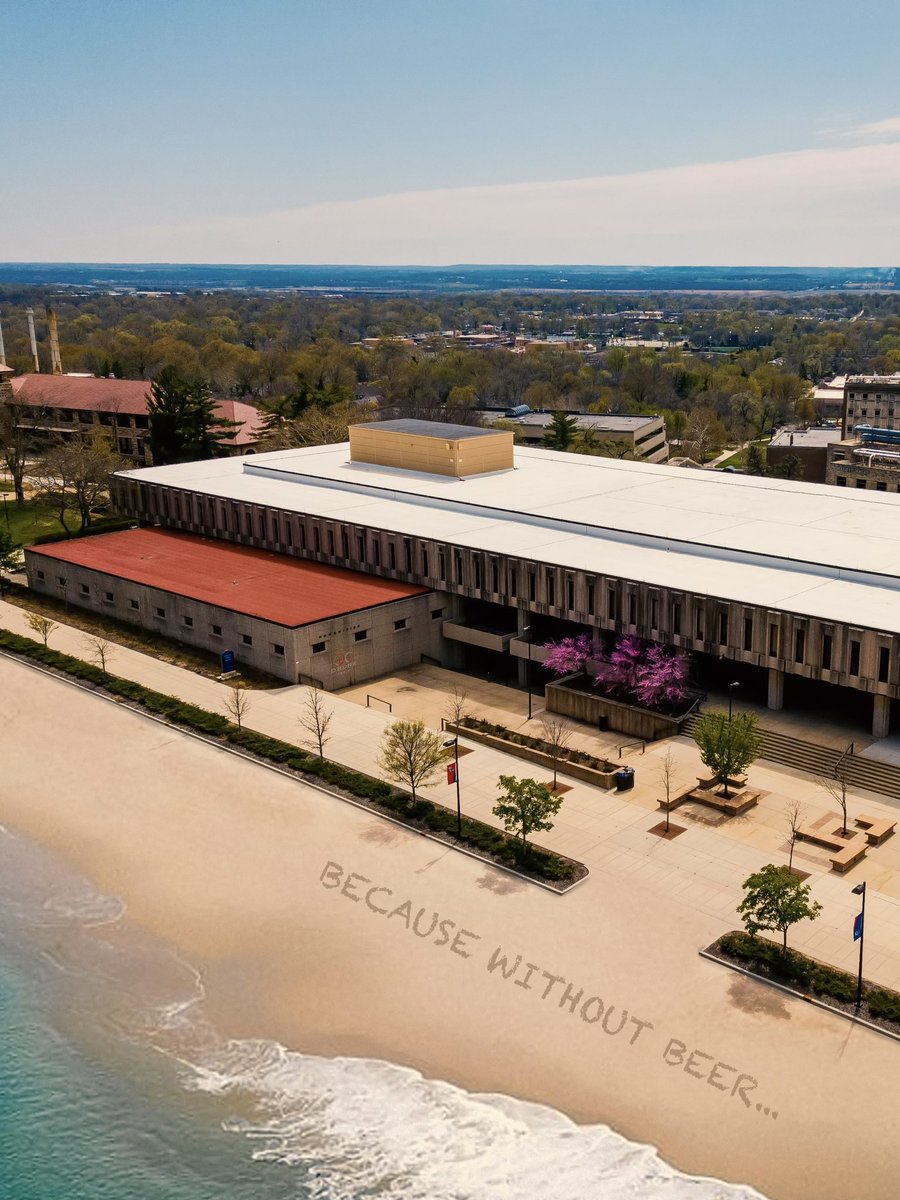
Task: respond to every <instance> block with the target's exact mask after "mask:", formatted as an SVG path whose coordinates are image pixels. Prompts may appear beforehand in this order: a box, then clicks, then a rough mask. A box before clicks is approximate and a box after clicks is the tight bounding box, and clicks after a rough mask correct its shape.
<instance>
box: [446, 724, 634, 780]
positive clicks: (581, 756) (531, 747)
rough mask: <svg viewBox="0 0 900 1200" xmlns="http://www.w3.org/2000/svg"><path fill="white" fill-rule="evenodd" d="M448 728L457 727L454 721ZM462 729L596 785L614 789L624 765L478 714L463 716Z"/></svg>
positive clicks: (521, 755)
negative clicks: (555, 744)
mask: <svg viewBox="0 0 900 1200" xmlns="http://www.w3.org/2000/svg"><path fill="white" fill-rule="evenodd" d="M448 728H450V729H451V730H453V729H454V727H453V726H452V724H451V725H449V726H448ZM454 731H455V730H454ZM459 731H460V732H461V733H463V734H466V735H468V736H469V737H470V738H471V739H472V741H476V742H481V743H482V744H484V745H487V746H493V747H494V748H495V749H498V750H505V751H507V752H508V753H510V754H515V755H517V756H518V757H520V758H524V759H525V760H526V761H527V762H532V763H537V764H538V765H539V766H542V767H544V768H546V769H547V770H548V771H558V772H559V773H560V774H562V775H569V776H570V777H571V778H573V779H579V780H581V782H582V783H590V784H593V785H594V786H595V787H601V788H606V789H610V788H612V787H613V786H614V783H615V773H616V771H618V770H619V768H620V766H621V763H614V762H610V761H609V759H606V758H596V757H595V756H594V755H593V754H588V753H587V752H586V751H584V750H573V749H570V748H569V747H567V746H559V747H553V746H551V744H550V743H549V742H547V741H544V740H543V739H542V738H537V737H532V736H531V735H530V734H527V733H518V732H516V731H515V730H513V729H507V728H506V726H505V725H495V724H493V723H492V722H491V721H483V720H481V719H480V718H478V717H463V719H462V721H460V725H459Z"/></svg>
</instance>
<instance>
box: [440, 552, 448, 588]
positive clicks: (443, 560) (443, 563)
mask: <svg viewBox="0 0 900 1200" xmlns="http://www.w3.org/2000/svg"><path fill="white" fill-rule="evenodd" d="M446 578H447V555H446V554H445V553H444V552H443V550H438V579H440V580H441V582H442V583H443V582H444V581H445V580H446Z"/></svg>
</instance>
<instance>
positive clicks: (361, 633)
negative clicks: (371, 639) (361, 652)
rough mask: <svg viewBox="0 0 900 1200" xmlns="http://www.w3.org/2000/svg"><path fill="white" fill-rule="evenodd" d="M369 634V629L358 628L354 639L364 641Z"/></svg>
mask: <svg viewBox="0 0 900 1200" xmlns="http://www.w3.org/2000/svg"><path fill="white" fill-rule="evenodd" d="M368 636H369V631H368V629H357V631H356V633H354V635H353V640H354V642H364V641H365V640H366V638H367V637H368Z"/></svg>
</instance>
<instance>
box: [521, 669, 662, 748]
mask: <svg viewBox="0 0 900 1200" xmlns="http://www.w3.org/2000/svg"><path fill="white" fill-rule="evenodd" d="M576 679H577V680H583V679H584V676H583V675H566V676H565V677H564V678H563V679H558V680H556V681H555V682H554V683H548V684H547V686H546V688H545V689H544V697H545V703H546V705H547V708H548V709H549V711H550V712H555V713H559V714H560V716H564V717H571V718H572V719H573V720H575V721H584V722H585V724H587V725H599V726H603V728H605V729H611V730H613V731H615V732H616V733H627V734H628V735H629V736H630V737H634V738H643V739H644V741H647V742H652V741H655V740H656V739H657V738H667V737H675V736H676V735H677V734H678V733H680V732H681V722H682V720H683V718H682V717H667V716H664V715H663V714H662V713H658V712H653V711H652V710H651V709H649V708H638V707H637V706H636V705H634V704H626V703H625V702H624V701H622V700H610V698H609V697H608V696H603V695H600V693H599V692H594V691H583V690H582V689H581V688H578V687H572V686H571V683H572V682H573V681H574V680H576Z"/></svg>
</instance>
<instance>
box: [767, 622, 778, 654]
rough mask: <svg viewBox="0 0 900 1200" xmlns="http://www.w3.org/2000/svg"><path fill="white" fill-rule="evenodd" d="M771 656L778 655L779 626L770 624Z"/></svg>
mask: <svg viewBox="0 0 900 1200" xmlns="http://www.w3.org/2000/svg"><path fill="white" fill-rule="evenodd" d="M769 657H770V658H777V657H778V626H777V625H770V626H769Z"/></svg>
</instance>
